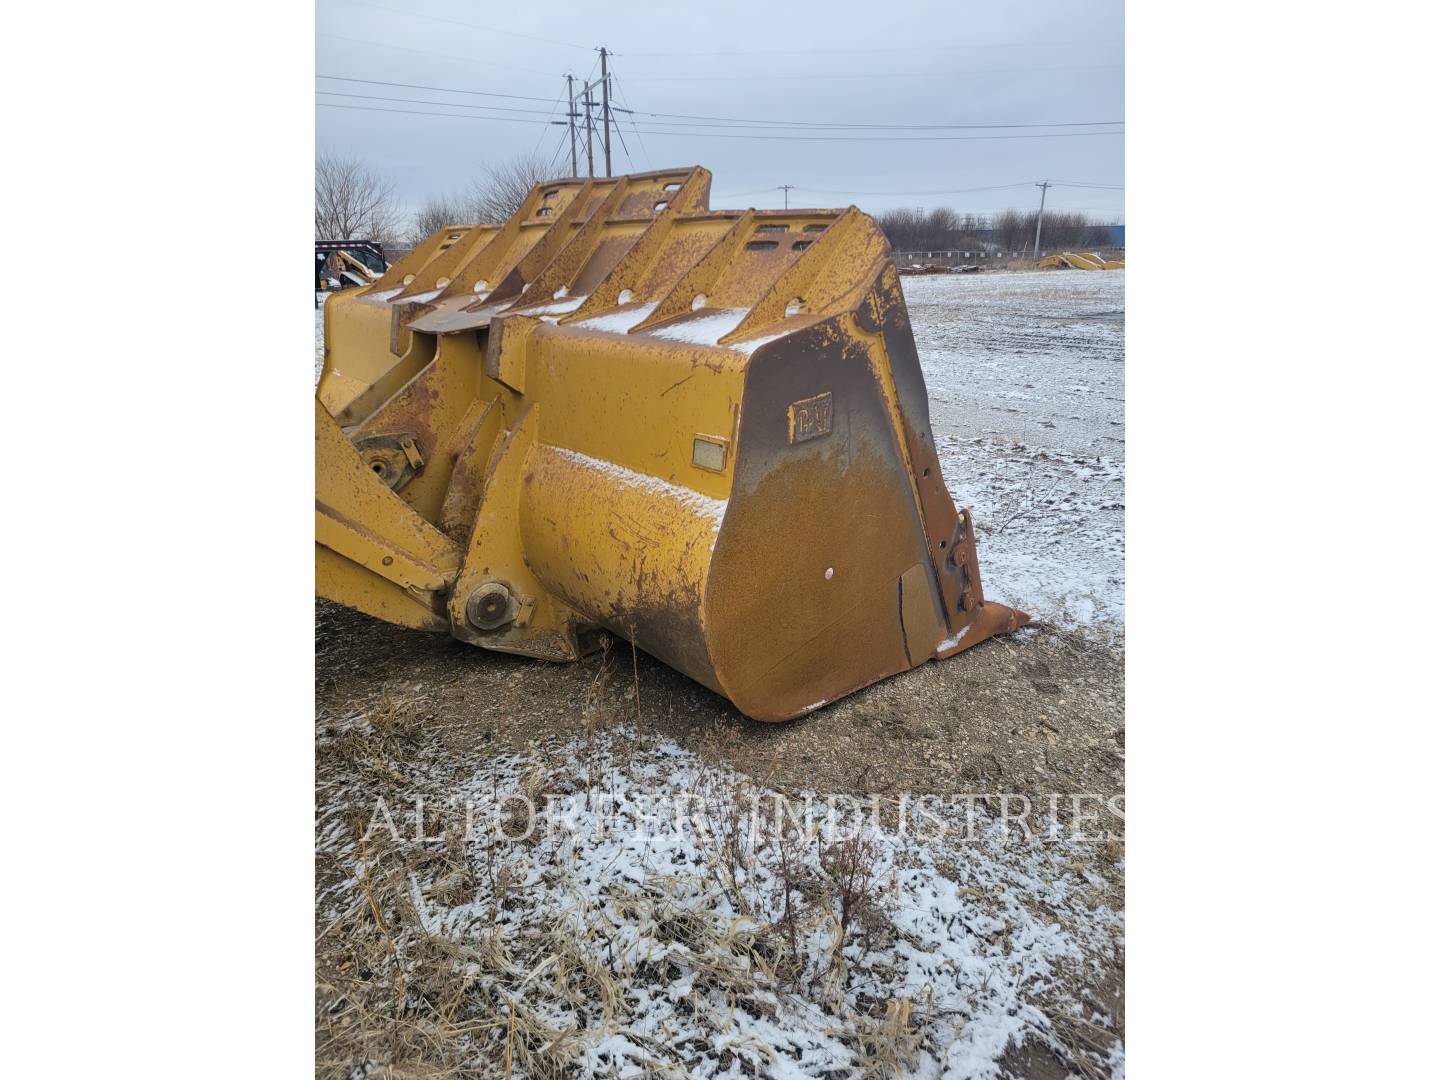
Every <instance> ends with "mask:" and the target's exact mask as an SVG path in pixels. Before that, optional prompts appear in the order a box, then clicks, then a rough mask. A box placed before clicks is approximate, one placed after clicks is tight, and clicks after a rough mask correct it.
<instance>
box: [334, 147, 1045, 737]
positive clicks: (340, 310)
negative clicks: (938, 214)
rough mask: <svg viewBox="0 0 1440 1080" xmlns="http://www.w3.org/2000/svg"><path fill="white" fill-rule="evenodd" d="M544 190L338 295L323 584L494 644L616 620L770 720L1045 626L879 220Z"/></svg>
mask: <svg viewBox="0 0 1440 1080" xmlns="http://www.w3.org/2000/svg"><path fill="white" fill-rule="evenodd" d="M709 190H710V174H709V173H708V172H707V171H706V170H704V169H701V168H698V167H697V168H688V169H670V170H662V171H659V172H653V173H643V174H638V175H632V176H618V177H611V178H605V179H598V178H597V179H574V178H572V179H563V180H556V181H553V182H550V183H544V184H538V185H536V187H535V188H534V189H533V190H532V191H531V192H530V194H529V196H528V197H527V198H526V200H525V202H524V204H523V205H522V206H521V207H520V208H519V210H517V211H516V213H515V214H514V215H513V216H511V218H510V219H509V220H508V221H505V222H501V223H485V224H472V225H465V224H457V225H453V226H448V227H446V228H443V229H440V230H437V231H436V232H435V233H434V234H433V235H432V236H430V237H429V238H428V239H427V240H426V241H424V242H423V243H422V244H420V245H419V246H418V247H417V248H416V249H415V250H414V251H412V252H410V253H409V254H408V255H405V256H403V257H402V258H400V259H398V260H397V261H396V262H395V263H394V264H392V265H391V267H390V268H389V270H388V271H386V273H385V275H384V276H383V277H382V278H381V279H380V280H378V281H376V282H374V283H373V284H371V285H368V286H364V287H361V288H356V289H350V290H346V291H343V292H340V293H336V294H334V295H332V296H331V297H329V299H328V300H327V302H326V309H325V362H324V368H323V371H322V374H321V378H320V382H319V386H318V388H317V391H316V410H315V418H316V463H315V485H316V491H315V495H316V549H315V551H316V591H317V593H319V594H320V595H322V596H326V597H329V598H331V599H333V600H336V601H339V602H340V603H343V604H347V605H349V606H351V607H354V608H357V609H359V610H361V611H364V612H367V613H369V614H371V615H374V616H376V617H378V618H381V619H386V620H388V621H390V622H394V623H397V624H399V625H402V626H408V627H413V628H414V629H417V630H429V631H436V632H443V633H449V634H452V635H453V636H455V637H457V638H459V639H461V640H463V641H467V642H470V643H472V644H475V645H478V646H481V647H483V648H487V649H495V650H499V651H504V652H512V653H519V654H523V655H526V656H534V657H540V658H544V659H547V660H557V661H560V660H575V659H577V658H579V657H580V656H582V655H584V654H585V652H586V651H587V650H588V649H590V648H592V647H593V646H594V644H595V643H596V641H597V640H598V635H599V634H600V633H601V632H604V631H608V632H610V633H614V634H617V635H620V636H621V637H624V638H627V639H629V640H631V641H633V642H634V643H635V644H636V645H637V646H639V647H640V648H642V649H644V650H646V651H647V652H649V653H651V654H653V655H654V656H656V657H658V658H659V659H661V660H663V661H664V662H665V663H667V664H670V665H671V666H673V667H675V668H677V669H679V670H680V671H682V672H684V673H685V674H686V675H688V676H690V677H691V678H693V679H695V680H697V681H698V682H700V683H703V684H704V685H705V686H708V687H709V688H710V689H712V690H714V691H715V692H716V693H719V694H723V695H725V696H726V697H728V698H729V699H730V700H731V701H732V702H734V704H735V705H736V707H738V708H739V709H740V710H741V711H742V712H744V713H745V714H746V715H748V716H751V717H754V718H755V719H758V720H786V719H790V718H793V717H796V716H802V715H804V714H805V713H807V712H810V711H813V710H814V709H817V708H819V707H820V706H821V705H823V704H825V703H827V702H830V701H834V700H836V699H837V698H841V697H844V696H845V695H846V694H849V693H852V692H854V691H856V690H858V689H860V688H861V687H864V686H866V685H868V684H870V683H873V682H875V681H876V680H878V679H883V678H885V677H887V676H890V675H894V674H896V673H898V672H902V671H906V670H909V669H910V668H914V667H917V666H919V665H921V664H924V663H926V662H927V661H929V660H933V659H943V658H945V657H948V656H951V655H953V654H955V653H957V652H960V651H962V650H964V649H968V648H970V647H971V646H973V645H977V644H979V643H980V642H982V641H984V640H985V639H987V638H989V637H992V636H994V635H995V634H1001V633H1006V632H1009V631H1012V630H1014V629H1016V628H1017V627H1019V626H1022V625H1024V624H1025V623H1026V622H1027V621H1028V616H1026V615H1025V614H1024V613H1023V612H1020V611H1016V610H1014V609H1012V608H1008V607H1005V606H1004V605H1001V604H996V603H993V602H991V601H987V600H986V599H985V597H984V593H983V592H982V590H981V584H980V566H979V561H978V558H977V554H976V549H975V533H974V523H973V521H972V519H971V516H970V514H969V512H968V511H958V512H957V510H956V508H955V505H954V503H953V502H952V500H951V498H950V494H949V492H948V491H947V490H946V488H945V485H944V482H943V480H942V479H941V476H940V464H939V460H938V458H937V456H936V451H935V446H934V434H933V432H932V430H931V428H930V419H929V404H928V400H927V398H926V392H925V382H924V378H923V376H922V374H921V370H920V364H919V360H918V358H917V356H916V352H915V341H914V336H913V334H912V332H911V328H910V321H909V315H908V313H907V311H906V307H905V299H904V296H903V294H902V293H901V290H900V281H899V275H898V273H897V271H896V267H895V264H894V262H893V261H892V259H891V257H890V250H889V245H888V244H887V243H886V241H885V237H884V235H883V234H882V233H881V232H880V230H879V229H878V228H877V226H876V225H875V222H874V221H873V220H871V219H870V218H869V217H868V216H866V215H865V214H863V213H861V212H860V211H859V210H857V209H855V208H854V207H850V208H848V209H844V210H785V211H779V210H711V209H710V208H709Z"/></svg>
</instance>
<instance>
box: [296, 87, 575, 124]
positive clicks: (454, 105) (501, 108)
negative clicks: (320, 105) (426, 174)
mask: <svg viewBox="0 0 1440 1080" xmlns="http://www.w3.org/2000/svg"><path fill="white" fill-rule="evenodd" d="M315 92H316V93H317V94H324V95H325V96H326V97H345V98H359V99H360V100H362V101H390V102H397V103H399V104H402V105H444V106H445V107H447V108H451V109H485V110H487V111H489V112H512V113H529V114H531V115H535V116H553V115H554V110H550V111H548V112H547V111H546V110H545V109H519V108H516V107H515V106H513V105H470V104H468V103H466V102H461V101H425V100H422V99H420V98H401V97H385V96H383V95H381V94H352V93H346V92H345V91H342V90H316V91H315ZM457 115H463V114H457ZM531 122H532V123H534V122H535V121H531Z"/></svg>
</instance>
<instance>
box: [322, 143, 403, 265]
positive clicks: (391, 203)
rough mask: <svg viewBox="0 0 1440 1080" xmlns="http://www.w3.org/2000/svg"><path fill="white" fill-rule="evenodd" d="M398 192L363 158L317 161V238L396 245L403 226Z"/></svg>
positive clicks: (325, 156)
mask: <svg viewBox="0 0 1440 1080" xmlns="http://www.w3.org/2000/svg"><path fill="white" fill-rule="evenodd" d="M400 220H401V217H400V210H399V207H398V206H397V205H396V203H395V188H394V186H393V185H392V184H390V183H389V182H388V181H386V180H384V179H382V178H381V177H380V176H379V175H378V174H377V173H375V172H373V171H372V170H371V169H369V168H367V167H366V165H365V163H364V162H362V161H361V160H360V159H359V158H353V157H341V156H338V155H335V154H328V153H322V154H320V155H319V156H317V157H316V158H315V238H316V239H317V240H379V241H380V242H382V243H384V242H386V241H389V242H390V243H392V244H393V243H394V241H395V238H396V234H397V232H398V230H399V226H400Z"/></svg>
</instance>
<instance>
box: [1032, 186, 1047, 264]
mask: <svg viewBox="0 0 1440 1080" xmlns="http://www.w3.org/2000/svg"><path fill="white" fill-rule="evenodd" d="M1035 186H1036V187H1038V188H1039V189H1040V213H1039V214H1038V215H1037V216H1036V218H1035V258H1037V259H1038V258H1039V257H1040V223H1041V222H1042V221H1044V220H1045V192H1046V190H1047V189H1048V188H1049V187H1050V181H1049V180H1046V181H1045V182H1044V183H1039V184H1036V185H1035Z"/></svg>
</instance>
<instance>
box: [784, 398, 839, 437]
mask: <svg viewBox="0 0 1440 1080" xmlns="http://www.w3.org/2000/svg"><path fill="white" fill-rule="evenodd" d="M832 408H833V398H832V395H831V394H830V392H829V391H826V392H825V393H823V394H816V395H815V396H814V397H808V398H805V400H803V401H797V402H795V403H794V404H793V405H791V406H790V442H791V443H792V444H793V443H800V442H804V441H805V440H806V439H818V438H819V437H820V436H821V435H829V434H830V414H831V411H832Z"/></svg>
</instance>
